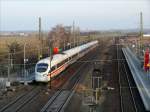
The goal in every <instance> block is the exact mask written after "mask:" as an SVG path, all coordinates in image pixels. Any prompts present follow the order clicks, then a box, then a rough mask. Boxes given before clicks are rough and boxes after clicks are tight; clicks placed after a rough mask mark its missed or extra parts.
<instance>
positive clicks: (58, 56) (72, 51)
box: [38, 40, 98, 66]
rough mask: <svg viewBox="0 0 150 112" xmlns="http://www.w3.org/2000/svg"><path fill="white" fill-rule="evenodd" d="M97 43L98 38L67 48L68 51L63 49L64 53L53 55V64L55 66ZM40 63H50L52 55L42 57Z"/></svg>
mask: <svg viewBox="0 0 150 112" xmlns="http://www.w3.org/2000/svg"><path fill="white" fill-rule="evenodd" d="M96 43H98V41H97V40H96V41H92V42H89V43H86V44H84V45H81V46H77V47H75V48H72V49H69V50H66V51H63V52H62V54H55V55H53V57H52V61H51V66H54V65H56V64H58V63H60V62H61V61H63V60H65V59H67V58H68V57H70V56H73V55H74V54H76V53H78V52H80V51H82V50H83V49H86V48H88V47H90V46H91V45H94V44H96ZM38 63H48V64H49V65H50V57H47V58H44V59H41V60H40V61H38Z"/></svg>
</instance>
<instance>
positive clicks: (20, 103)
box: [0, 86, 41, 112]
mask: <svg viewBox="0 0 150 112" xmlns="http://www.w3.org/2000/svg"><path fill="white" fill-rule="evenodd" d="M40 91H41V87H40V86H38V87H33V88H32V90H31V91H30V92H26V93H24V94H21V95H20V96H18V97H17V98H16V99H15V100H13V101H11V102H10V103H8V104H7V105H5V106H4V107H3V108H2V109H0V112H12V111H13V112H17V111H19V110H20V109H21V108H23V107H24V106H25V105H26V104H27V103H28V102H30V101H31V100H32V99H33V98H34V97H35V96H37V95H38V94H39V93H40Z"/></svg>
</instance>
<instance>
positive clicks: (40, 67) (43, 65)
mask: <svg viewBox="0 0 150 112" xmlns="http://www.w3.org/2000/svg"><path fill="white" fill-rule="evenodd" d="M47 68H48V64H46V63H39V64H37V72H39V73H42V72H45V71H46V70H47Z"/></svg>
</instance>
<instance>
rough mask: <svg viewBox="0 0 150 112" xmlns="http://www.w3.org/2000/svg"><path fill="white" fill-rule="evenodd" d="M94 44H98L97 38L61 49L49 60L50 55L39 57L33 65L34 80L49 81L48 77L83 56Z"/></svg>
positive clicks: (57, 73)
mask: <svg viewBox="0 0 150 112" xmlns="http://www.w3.org/2000/svg"><path fill="white" fill-rule="evenodd" d="M96 46H98V41H97V40H95V41H91V42H88V43H86V44H83V45H81V46H77V47H75V48H72V49H69V50H66V51H63V52H62V53H61V54H55V55H53V57H52V58H51V60H50V57H47V58H44V59H41V60H40V61H38V62H37V64H36V66H35V81H37V82H48V81H50V80H51V79H50V78H53V77H55V76H57V75H59V74H60V73H61V72H62V71H63V70H65V69H66V68H67V67H68V66H69V65H70V64H72V63H74V62H75V61H77V60H78V59H79V58H81V57H83V56H84V55H85V54H86V53H88V52H89V51H91V50H92V49H94V48H95V47H96Z"/></svg>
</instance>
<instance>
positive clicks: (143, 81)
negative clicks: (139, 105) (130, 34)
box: [122, 47, 150, 111]
mask: <svg viewBox="0 0 150 112" xmlns="http://www.w3.org/2000/svg"><path fill="white" fill-rule="evenodd" d="M122 51H123V53H124V55H125V58H126V60H127V63H128V66H129V68H130V71H131V73H132V75H133V78H134V81H135V83H136V85H137V88H138V91H139V93H140V96H141V98H142V101H143V103H144V106H145V109H146V110H147V111H150V72H145V71H144V70H143V69H142V68H141V63H140V60H139V59H138V58H137V57H136V55H135V54H134V53H133V52H132V51H131V50H130V49H129V48H128V47H127V48H122Z"/></svg>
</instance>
